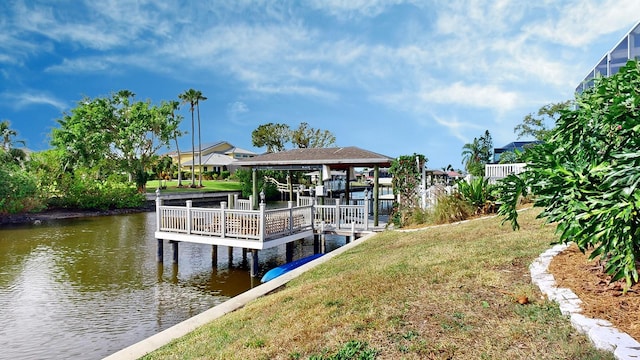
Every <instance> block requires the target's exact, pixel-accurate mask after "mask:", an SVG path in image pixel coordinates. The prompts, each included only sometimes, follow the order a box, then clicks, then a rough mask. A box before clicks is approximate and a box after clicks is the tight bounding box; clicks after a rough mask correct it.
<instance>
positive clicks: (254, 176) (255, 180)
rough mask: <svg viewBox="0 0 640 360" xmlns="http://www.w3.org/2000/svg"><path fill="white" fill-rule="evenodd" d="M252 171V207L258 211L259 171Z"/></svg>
mask: <svg viewBox="0 0 640 360" xmlns="http://www.w3.org/2000/svg"><path fill="white" fill-rule="evenodd" d="M251 170H252V172H251V185H252V189H251V190H252V191H251V192H252V193H253V194H252V196H253V203H252V205H251V206H252V209H253V210H258V170H256V169H255V168H253V169H251Z"/></svg>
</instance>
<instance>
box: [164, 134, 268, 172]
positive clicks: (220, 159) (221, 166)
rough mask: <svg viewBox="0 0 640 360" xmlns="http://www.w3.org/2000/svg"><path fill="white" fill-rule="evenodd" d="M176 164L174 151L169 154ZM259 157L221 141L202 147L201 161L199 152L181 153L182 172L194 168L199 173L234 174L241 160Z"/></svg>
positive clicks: (175, 152) (176, 159)
mask: <svg viewBox="0 0 640 360" xmlns="http://www.w3.org/2000/svg"><path fill="white" fill-rule="evenodd" d="M194 154H195V159H194V160H195V161H192V157H193V155H194ZM167 155H169V156H170V157H171V158H172V159H173V162H174V163H175V164H177V163H178V152H177V151H172V152H170V153H168V154H167ZM256 155H258V154H257V153H255V152H253V151H250V150H246V149H242V148H239V147H235V146H233V145H232V144H231V143H229V142H227V141H219V142H217V143H210V144H203V145H202V159H199V157H200V156H199V152H198V149H197V148H196V149H195V150H192V149H188V150H182V151H180V160H181V165H182V171H189V172H190V171H191V167H192V166H194V165H195V166H194V172H195V173H199V172H200V171H201V170H202V172H203V173H205V172H216V173H220V172H221V171H230V172H233V171H235V169H237V168H238V166H237V165H236V164H235V163H236V162H237V161H238V160H240V159H246V158H250V157H253V156H256ZM199 164H202V169H200V168H199Z"/></svg>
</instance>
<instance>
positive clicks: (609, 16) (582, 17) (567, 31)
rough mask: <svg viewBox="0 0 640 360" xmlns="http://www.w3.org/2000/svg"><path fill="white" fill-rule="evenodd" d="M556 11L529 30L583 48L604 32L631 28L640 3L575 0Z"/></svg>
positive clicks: (625, 0)
mask: <svg viewBox="0 0 640 360" xmlns="http://www.w3.org/2000/svg"><path fill="white" fill-rule="evenodd" d="M550 5H551V4H547V5H546V6H550ZM556 14H558V16H557V18H555V17H554V18H551V19H549V20H546V21H544V22H540V23H537V24H533V25H532V26H530V28H529V29H528V32H529V33H531V35H533V36H538V37H541V38H543V39H547V40H551V41H554V42H556V43H559V44H562V45H564V46H576V47H582V46H585V45H588V44H589V43H590V42H592V41H594V40H595V39H597V38H598V37H600V36H602V35H606V34H610V33H613V32H617V31H626V30H629V28H630V26H631V25H632V24H633V23H635V22H637V21H638V14H640V2H639V1H637V0H606V1H596V0H590V1H585V0H573V1H570V2H565V3H563V5H561V7H558V10H557V12H556ZM612 46H613V44H612Z"/></svg>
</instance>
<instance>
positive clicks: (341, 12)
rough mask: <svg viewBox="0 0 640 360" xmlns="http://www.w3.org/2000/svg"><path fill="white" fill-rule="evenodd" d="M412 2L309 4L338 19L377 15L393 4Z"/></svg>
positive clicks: (323, 0)
mask: <svg viewBox="0 0 640 360" xmlns="http://www.w3.org/2000/svg"><path fill="white" fill-rule="evenodd" d="M412 2H413V1H405V0H312V1H310V2H309V5H310V6H311V7H313V8H316V9H319V10H322V11H324V12H326V13H328V14H330V15H331V16H334V17H336V18H338V19H351V18H354V17H358V16H366V17H375V16H378V15H380V13H382V12H383V11H385V10H386V9H387V8H389V7H391V6H394V5H398V4H402V3H412Z"/></svg>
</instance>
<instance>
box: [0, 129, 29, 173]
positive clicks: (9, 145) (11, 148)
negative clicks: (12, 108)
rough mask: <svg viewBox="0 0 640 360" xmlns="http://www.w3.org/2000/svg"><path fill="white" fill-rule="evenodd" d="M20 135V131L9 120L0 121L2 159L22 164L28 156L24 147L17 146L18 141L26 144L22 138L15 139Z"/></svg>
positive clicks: (0, 156) (0, 152)
mask: <svg viewBox="0 0 640 360" xmlns="http://www.w3.org/2000/svg"><path fill="white" fill-rule="evenodd" d="M16 136H18V132H17V131H16V130H14V129H12V128H11V123H10V122H9V120H3V121H1V122H0V139H2V148H1V149H0V161H3V162H10V163H14V164H21V163H22V162H23V161H24V160H25V159H26V157H27V155H26V153H25V152H24V150H22V149H17V148H16V147H15V144H16V143H19V144H22V145H23V146H24V145H25V142H24V141H22V140H14V138H15V137H16Z"/></svg>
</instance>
